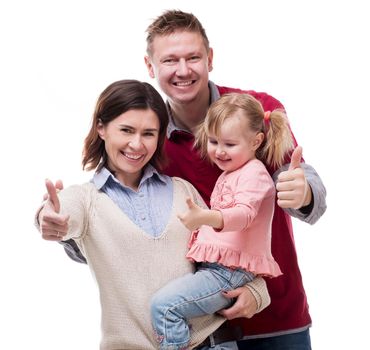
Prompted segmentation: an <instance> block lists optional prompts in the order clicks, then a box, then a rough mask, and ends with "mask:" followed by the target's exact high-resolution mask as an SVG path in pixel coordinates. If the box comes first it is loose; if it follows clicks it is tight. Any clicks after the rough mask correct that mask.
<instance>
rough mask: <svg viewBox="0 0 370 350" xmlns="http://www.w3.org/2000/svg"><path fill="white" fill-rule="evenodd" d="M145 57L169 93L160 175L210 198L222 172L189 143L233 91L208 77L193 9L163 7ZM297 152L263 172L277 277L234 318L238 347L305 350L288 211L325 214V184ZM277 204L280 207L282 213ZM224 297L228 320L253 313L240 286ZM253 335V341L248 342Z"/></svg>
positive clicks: (303, 303)
mask: <svg viewBox="0 0 370 350" xmlns="http://www.w3.org/2000/svg"><path fill="white" fill-rule="evenodd" d="M147 33H148V36H147V56H146V57H145V62H146V65H147V68H148V71H149V75H150V76H151V77H152V78H156V79H157V82H158V84H159V86H160V88H161V89H162V91H163V92H164V93H165V94H166V95H167V99H168V102H167V105H168V110H169V112H170V117H171V123H170V126H169V129H168V133H167V136H168V141H167V144H166V150H167V154H168V155H169V158H170V164H169V166H168V169H167V170H166V173H167V174H168V175H171V176H180V177H182V178H185V179H186V180H188V181H190V182H191V183H192V184H193V185H194V186H195V187H196V188H197V189H198V191H199V192H200V193H201V194H202V196H203V198H204V199H205V200H206V201H209V197H210V194H211V191H212V189H213V185H214V183H215V181H216V179H217V177H218V176H219V175H220V173H221V171H220V170H219V169H217V168H215V167H214V166H212V165H211V164H209V163H208V162H207V161H205V160H202V159H200V158H199V156H198V154H197V152H196V150H195V149H194V148H193V135H192V134H193V132H194V131H195V130H196V128H197V126H198V125H199V123H201V122H202V121H203V119H204V117H205V115H206V113H207V110H208V107H209V105H210V103H212V102H213V101H215V100H216V99H218V98H219V97H220V95H222V94H224V93H227V92H235V91H236V92H241V93H242V92H243V91H241V90H239V89H232V88H226V87H220V86H217V85H215V84H214V83H213V82H211V81H209V72H210V71H211V70H212V69H213V66H212V62H213V50H212V48H210V47H209V41H208V38H207V36H206V33H205V30H204V28H203V27H202V25H201V23H200V22H199V21H198V19H197V18H196V17H195V16H193V15H192V14H188V13H184V12H181V11H167V12H165V13H163V15H162V16H159V17H158V18H157V19H155V20H154V21H153V22H152V24H151V25H150V26H149V27H148V29H147ZM245 93H249V94H251V95H253V96H254V97H256V98H257V99H258V100H259V101H260V102H261V103H262V105H263V107H264V109H265V111H267V110H273V109H276V108H283V106H282V105H281V103H280V102H279V101H277V100H276V99H274V98H273V97H271V96H269V95H267V94H265V93H256V92H254V91H246V92H245ZM300 158H301V149H300V148H297V149H296V151H295V152H294V154H293V156H292V159H291V163H290V164H289V162H290V160H287V163H288V164H287V165H286V166H285V167H283V168H282V169H269V171H270V173H271V175H273V177H274V178H275V179H277V178H278V180H277V185H276V188H277V191H278V201H277V203H278V205H279V206H276V208H275V215H274V220H273V224H272V225H273V226H272V253H273V256H274V257H275V259H276V260H277V261H278V263H279V265H280V267H281V269H282V271H283V276H281V277H279V278H274V279H271V280H267V284H268V289H269V292H270V296H271V305H270V306H269V307H268V308H267V309H265V310H264V311H262V312H261V313H259V314H256V315H255V316H254V317H253V318H252V319H247V318H239V319H235V320H234V321H233V322H232V324H233V325H234V326H235V327H238V326H239V327H241V329H242V332H243V336H244V338H245V340H242V341H240V342H239V343H238V346H239V349H265V348H266V349H267V348H268V349H310V348H311V347H310V337H309V331H308V328H309V327H310V324H311V318H310V315H309V313H308V305H307V300H306V296H305V291H304V288H303V284H302V278H301V275H300V271H299V267H298V263H297V256H296V251H295V246H294V240H293V232H292V225H291V219H290V217H289V216H288V214H287V213H289V214H290V215H292V216H295V217H298V218H299V219H301V220H304V221H306V222H308V223H311V224H313V223H314V222H316V221H317V220H318V219H319V217H320V216H321V215H322V214H323V213H324V211H325V209H326V204H325V196H326V192H325V188H324V186H323V184H322V182H321V180H320V178H319V176H318V175H317V174H316V172H315V171H314V170H313V168H312V167H310V166H308V165H306V164H301V163H300ZM282 208H285V209H286V210H285V211H284V210H283V209H282ZM230 297H238V300H237V302H236V303H235V304H234V306H233V307H231V308H230V309H228V310H224V311H223V315H224V316H225V317H227V318H228V319H233V318H236V317H244V316H248V315H250V314H251V313H253V312H251V307H252V306H251V304H252V305H253V303H252V302H251V299H253V298H251V295H250V293H249V292H248V290H247V289H246V288H239V289H237V290H235V291H233V293H231V295H230ZM250 339H252V340H250Z"/></svg>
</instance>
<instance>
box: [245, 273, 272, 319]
mask: <svg viewBox="0 0 370 350" xmlns="http://www.w3.org/2000/svg"><path fill="white" fill-rule="evenodd" d="M245 287H246V288H248V289H249V290H250V292H251V293H252V294H253V296H254V297H255V299H256V302H257V310H256V313H258V312H261V311H262V310H263V309H265V308H266V307H267V306H269V305H270V303H271V299H270V295H269V292H268V290H267V285H266V282H265V280H264V279H263V278H262V277H256V278H255V279H254V280H253V281H252V282H249V283H248V284H246V285H245Z"/></svg>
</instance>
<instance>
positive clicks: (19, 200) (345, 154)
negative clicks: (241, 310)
mask: <svg viewBox="0 0 370 350" xmlns="http://www.w3.org/2000/svg"><path fill="white" fill-rule="evenodd" d="M129 3H131V4H129ZM365 3H366V1H365V0H364V1H359V0H351V1H340V0H337V1H324V0H322V1H312V0H311V1H294V0H292V1H288V0H285V1H284V0H282V1H273V0H271V1H267V0H260V1H249V0H243V1H227V2H225V1H222V2H221V1H220V2H216V1H213V2H209V1H206V2H203V1H199V0H186V1H142V0H135V1H133V2H128V1H112V0H111V1H110V0H104V1H93V0H89V1H78V0H73V1H69V0H63V1H53V0H48V1H40V0H33V1H26V0H24V1H19V0H18V1H17V0H14V1H3V2H1V4H0V38H1V46H0V47H1V54H0V96H1V97H0V98H1V100H0V101H1V102H0V118H1V123H0V127H1V138H0V147H1V150H2V152H3V155H2V165H1V185H2V186H3V188H2V200H1V202H2V209H1V211H0V215H1V252H0V269H1V273H0V278H1V287H0V293H1V298H0V322H1V328H0V333H1V336H0V348H1V349H7V350H12V349H40V350H42V349H47V350H50V349H53V350H59V349H60V350H65V349H69V350H77V349H86V350H88V349H97V348H98V343H99V339H100V326H99V323H100V320H99V310H100V309H99V300H98V295H97V289H96V286H95V282H94V281H93V280H92V278H91V276H90V272H89V270H88V268H87V267H86V266H83V265H79V264H76V263H74V262H72V261H70V260H69V259H68V258H67V257H66V256H65V254H64V252H63V249H62V248H61V247H60V246H59V245H58V244H56V243H52V242H46V241H43V240H42V239H41V238H40V237H39V234H38V232H37V231H36V229H35V228H34V226H33V215H34V212H35V209H36V207H37V206H38V205H39V203H40V202H41V198H42V194H43V193H44V192H45V190H44V185H43V183H44V178H45V177H49V178H51V179H53V180H55V179H57V178H62V179H63V180H64V183H65V185H66V186H68V185H71V184H72V183H81V182H84V181H86V180H88V179H89V178H90V176H91V174H86V173H83V172H82V170H81V165H80V160H81V149H82V143H83V139H84V137H85V136H86V134H87V130H88V128H89V125H90V124H89V123H90V117H91V115H92V111H93V108H94V104H95V101H96V98H97V96H98V94H99V93H100V92H101V91H102V90H103V89H104V88H105V87H106V86H107V85H108V84H110V83H111V82H113V81H115V80H120V79H124V78H136V79H139V80H145V81H150V78H149V76H148V75H147V72H146V68H145V66H144V61H143V56H144V53H145V29H146V27H147V25H148V24H149V23H150V21H151V19H153V18H154V17H156V16H158V15H159V14H160V13H162V11H163V10H164V9H170V8H179V9H182V10H184V11H189V12H193V13H194V14H195V15H196V16H198V18H199V19H200V20H201V22H202V23H203V25H204V26H205V28H206V31H207V34H208V36H209V39H210V42H211V46H212V47H213V48H214V54H215V59H214V71H213V72H212V73H211V79H212V80H213V81H215V82H217V83H218V84H221V85H226V86H233V87H240V88H245V89H254V90H257V91H267V92H269V93H270V94H272V95H273V96H275V97H277V98H278V99H280V100H281V101H282V102H283V103H284V105H285V106H286V109H287V111H288V115H289V118H290V121H291V125H292V128H293V130H294V132H295V135H296V137H297V140H298V142H299V143H300V144H301V145H302V146H303V149H304V157H305V159H306V161H307V162H308V163H309V164H311V165H313V166H314V167H315V168H316V169H317V170H318V172H319V174H320V175H321V177H322V179H323V180H324V182H325V184H326V187H327V191H328V197H327V203H328V210H327V212H326V214H325V215H324V217H322V219H321V220H320V221H319V222H318V223H317V224H316V225H314V226H309V225H307V224H302V223H300V222H297V221H296V220H294V228H295V239H296V244H297V250H298V255H299V261H300V266H301V270H302V273H303V277H304V283H305V287H306V291H307V294H308V298H309V303H310V310H311V314H312V317H313V328H312V330H311V334H312V343H313V348H314V349H316V350H322V349H325V350H327V349H364V348H366V347H367V346H366V345H365V344H366V342H365V341H366V339H368V335H367V334H368V328H369V323H368V321H367V319H368V314H369V311H370V310H369V301H368V297H369V294H370V290H369V287H368V285H369V283H368V270H369V269H368V267H369V259H368V258H367V257H368V256H369V247H368V244H367V243H368V242H369V240H368V239H367V237H368V235H369V233H370V230H369V227H368V220H366V218H367V217H368V216H369V215H368V209H369V204H368V203H369V195H370V192H369V181H368V175H367V172H366V167H367V163H368V155H367V153H368V152H367V151H368V150H369V146H368V142H367V139H368V137H369V136H368V135H369V132H368V128H369V123H368V118H369V110H370V108H369V92H370V89H369V78H370V74H369V68H368V66H369V62H370V57H369V53H368V48H369V41H370V40H369V34H368V33H370V25H369V10H367V8H366V7H365ZM153 83H154V82H153ZM4 194H5V196H4ZM122 277H123V278H124V276H122Z"/></svg>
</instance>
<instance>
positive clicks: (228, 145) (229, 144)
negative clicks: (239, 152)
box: [226, 143, 235, 147]
mask: <svg viewBox="0 0 370 350" xmlns="http://www.w3.org/2000/svg"><path fill="white" fill-rule="evenodd" d="M226 146H227V147H233V146H235V144H234V143H227V144H226Z"/></svg>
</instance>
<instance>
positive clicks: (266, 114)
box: [263, 111, 271, 129]
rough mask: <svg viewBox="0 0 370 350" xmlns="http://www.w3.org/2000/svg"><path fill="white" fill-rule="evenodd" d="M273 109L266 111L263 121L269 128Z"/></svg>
mask: <svg viewBox="0 0 370 350" xmlns="http://www.w3.org/2000/svg"><path fill="white" fill-rule="evenodd" d="M270 115H271V111H266V112H265V113H264V115H263V121H264V123H265V128H266V129H267V128H268V126H269V124H270Z"/></svg>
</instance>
